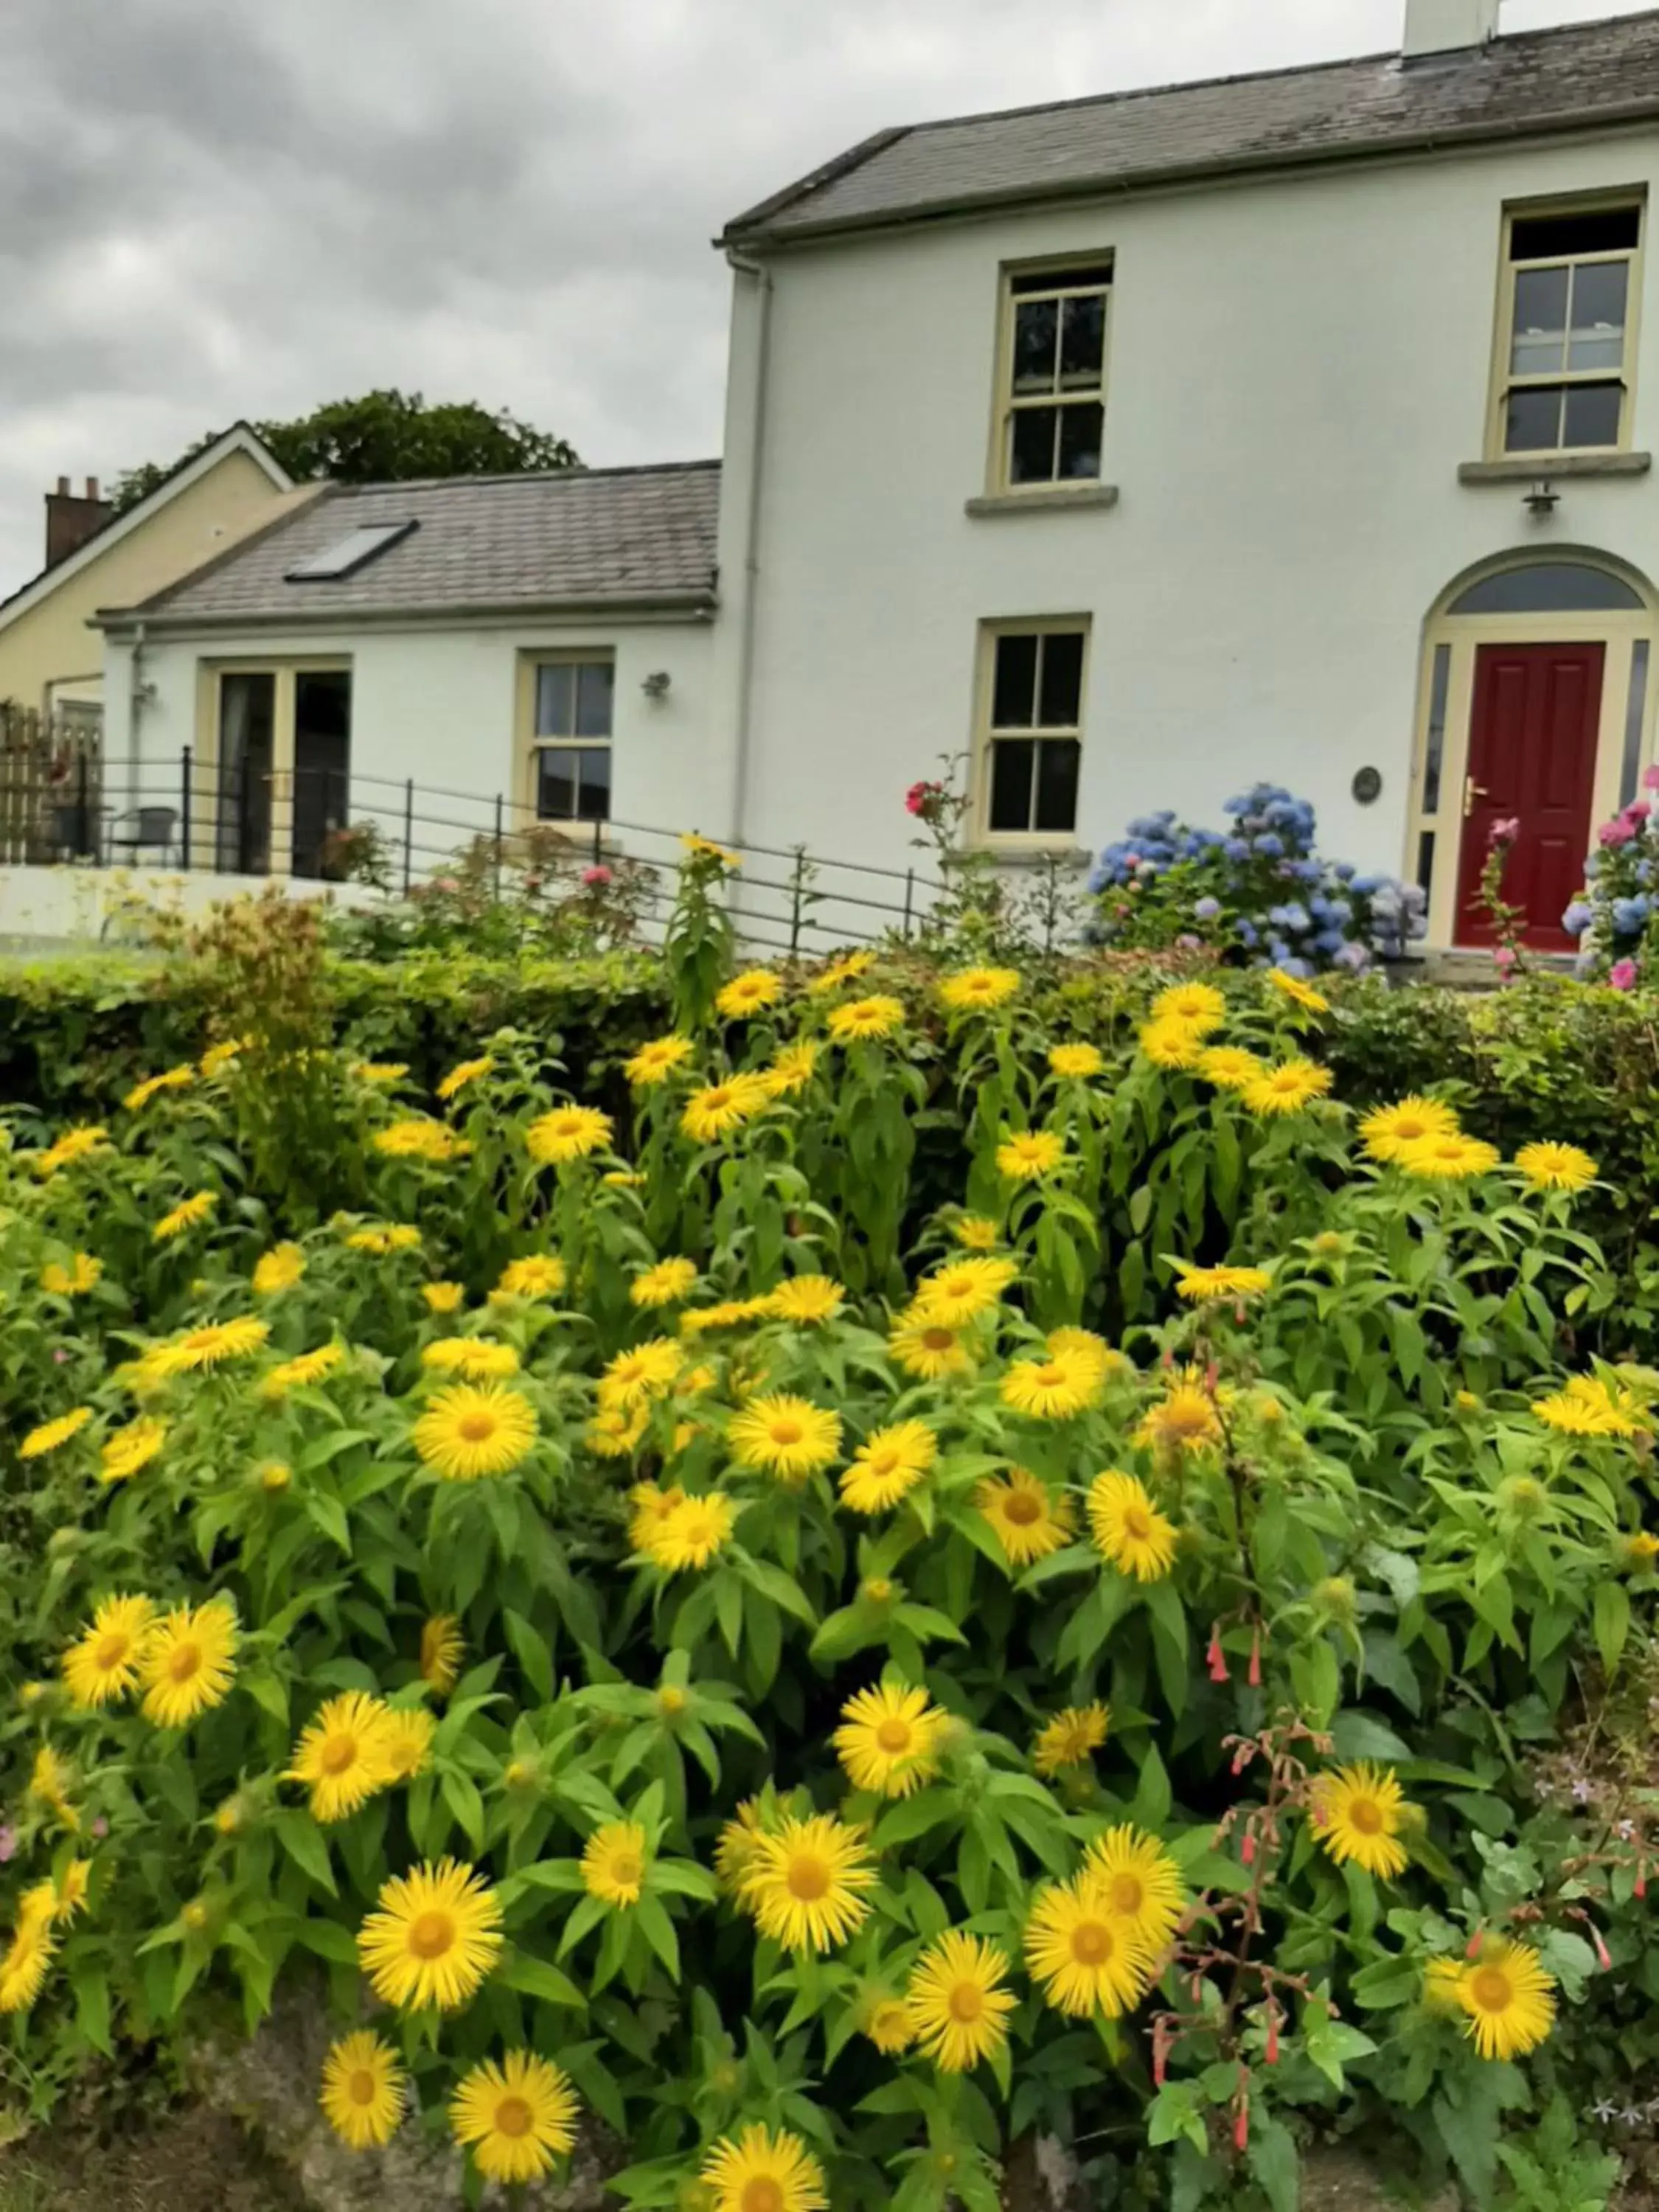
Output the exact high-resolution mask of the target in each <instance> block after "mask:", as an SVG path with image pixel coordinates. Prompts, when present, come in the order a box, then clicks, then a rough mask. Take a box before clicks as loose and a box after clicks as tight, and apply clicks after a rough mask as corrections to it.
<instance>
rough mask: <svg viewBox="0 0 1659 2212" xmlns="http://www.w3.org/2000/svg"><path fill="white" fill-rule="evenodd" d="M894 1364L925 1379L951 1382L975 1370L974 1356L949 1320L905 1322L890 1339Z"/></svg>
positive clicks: (932, 1381)
mask: <svg viewBox="0 0 1659 2212" xmlns="http://www.w3.org/2000/svg"><path fill="white" fill-rule="evenodd" d="M887 1352H888V1356H889V1358H890V1359H891V1360H892V1361H893V1363H894V1364H895V1365H896V1366H898V1367H902V1369H903V1370H904V1371H905V1373H906V1374H907V1375H914V1376H915V1377H916V1378H917V1380H918V1381H919V1382H922V1383H950V1382H954V1381H956V1380H957V1378H958V1377H959V1376H963V1375H971V1374H972V1373H973V1371H974V1364H975V1363H974V1355H973V1353H972V1352H970V1351H969V1348H968V1346H966V1345H965V1344H964V1343H963V1340H962V1332H961V1330H960V1329H957V1328H951V1326H950V1324H949V1322H942V1321H934V1322H912V1321H911V1320H910V1319H909V1318H908V1316H906V1318H905V1319H904V1320H903V1321H902V1322H900V1323H899V1325H898V1327H897V1328H896V1329H894V1331H893V1332H892V1334H891V1335H890V1336H889V1338H888V1340H887Z"/></svg>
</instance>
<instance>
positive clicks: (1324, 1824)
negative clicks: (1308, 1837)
mask: <svg viewBox="0 0 1659 2212" xmlns="http://www.w3.org/2000/svg"><path fill="white" fill-rule="evenodd" d="M1407 1809H1408V1808H1407V1804H1406V1800H1405V1798H1404V1796H1403V1795H1402V1794H1401V1788H1400V1784H1399V1782H1398V1781H1397V1780H1396V1779H1395V1776H1394V1775H1393V1774H1391V1773H1389V1772H1388V1771H1385V1770H1384V1769H1383V1768H1382V1767H1379V1766H1372V1765H1369V1764H1361V1765H1358V1766H1342V1767H1338V1768H1337V1769H1336V1771H1334V1773H1330V1774H1322V1775H1321V1776H1320V1777H1319V1778H1318V1779H1317V1781H1316V1783H1315V1784H1314V1790H1313V1800H1312V1804H1311V1808H1310V1811H1311V1816H1312V1820H1313V1826H1314V1832H1315V1833H1316V1835H1317V1836H1318V1838H1319V1840H1320V1842H1321V1844H1322V1845H1323V1846H1324V1848H1325V1850H1327V1851H1328V1853H1329V1855H1330V1857H1332V1858H1334V1860H1335V1861H1336V1863H1337V1864H1338V1865H1339V1866H1342V1865H1346V1863H1347V1862H1348V1861H1349V1860H1350V1859H1352V1861H1353V1863H1354V1864H1355V1865H1356V1866H1359V1867H1363V1868H1364V1870H1365V1872H1366V1873H1367V1874H1374V1875H1381V1876H1382V1877H1383V1880H1384V1881H1392V1880H1393V1879H1394V1877H1395V1875H1398V1874H1403V1873H1404V1872H1405V1870H1406V1864H1407V1852H1406V1848H1405V1846H1404V1844H1401V1842H1400V1841H1399V1840H1398V1838H1399V1835H1400V1832H1401V1829H1402V1828H1403V1827H1404V1826H1405V1816H1406V1814H1407Z"/></svg>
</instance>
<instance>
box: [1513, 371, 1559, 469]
mask: <svg viewBox="0 0 1659 2212" xmlns="http://www.w3.org/2000/svg"><path fill="white" fill-rule="evenodd" d="M1560 444H1561V387H1560V386H1559V385H1558V384H1550V385H1544V386H1533V387H1530V388H1528V390H1526V391H1524V392H1510V396H1509V402H1508V406H1507V410H1506V416H1505V421H1504V452H1505V453H1556V452H1558V451H1559V447H1560Z"/></svg>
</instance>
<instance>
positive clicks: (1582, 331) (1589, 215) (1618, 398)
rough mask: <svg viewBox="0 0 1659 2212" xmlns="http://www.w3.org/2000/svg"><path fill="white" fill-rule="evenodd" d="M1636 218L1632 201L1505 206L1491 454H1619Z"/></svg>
mask: <svg viewBox="0 0 1659 2212" xmlns="http://www.w3.org/2000/svg"><path fill="white" fill-rule="evenodd" d="M1645 212H1646V211H1645V208H1644V202H1643V200H1642V198H1641V197H1640V196H1639V195H1637V194H1630V195H1626V196H1623V197H1618V198H1613V199H1606V200H1599V201H1596V202H1594V203H1589V202H1586V203H1580V204H1577V205H1571V204H1569V205H1565V206H1556V207H1545V208H1540V207H1536V206H1522V207H1512V208H1510V209H1508V210H1505V213H1504V266H1503V271H1502V279H1501V283H1500V285H1499V289H1498V358H1497V363H1496V374H1495V376H1494V378H1493V388H1492V422H1491V425H1490V432H1489V440H1488V444H1489V450H1490V452H1491V453H1492V457H1493V458H1494V459H1510V458H1516V457H1518V458H1523V459H1525V458H1530V457H1533V456H1537V457H1539V458H1546V457H1548V456H1551V455H1554V454H1561V453H1620V452H1622V451H1624V450H1626V449H1627V448H1628V447H1629V444H1630V433H1631V395H1632V386H1633V383H1634V375H1635V368H1636V303H1637V299H1638V276H1639V273H1640V272H1639V264H1640V258H1641V252H1642V243H1643V229H1644V221H1645Z"/></svg>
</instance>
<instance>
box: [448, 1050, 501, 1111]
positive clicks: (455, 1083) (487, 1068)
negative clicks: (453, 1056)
mask: <svg viewBox="0 0 1659 2212" xmlns="http://www.w3.org/2000/svg"><path fill="white" fill-rule="evenodd" d="M494 1072H495V1061H494V1060H492V1059H491V1058H490V1056H489V1054H488V1053H485V1054H483V1055H482V1057H481V1058H479V1059H477V1060H461V1061H460V1062H459V1064H458V1065H457V1066H454V1067H452V1068H451V1069H450V1071H449V1073H448V1074H447V1075H446V1076H445V1078H444V1079H443V1081H442V1082H441V1084H440V1085H438V1096H439V1097H440V1098H441V1099H443V1100H444V1101H445V1103H447V1102H448V1101H449V1100H450V1099H452V1098H459V1097H460V1095H461V1093H462V1091H465V1089H466V1087H467V1085H468V1084H470V1083H482V1082H483V1079H484V1078H485V1076H486V1075H490V1074H493V1073H494Z"/></svg>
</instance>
